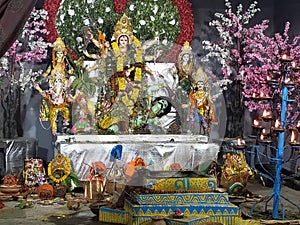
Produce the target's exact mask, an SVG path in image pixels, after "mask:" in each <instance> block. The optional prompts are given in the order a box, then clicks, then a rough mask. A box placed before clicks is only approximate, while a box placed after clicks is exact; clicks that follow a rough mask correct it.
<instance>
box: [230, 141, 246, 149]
mask: <svg viewBox="0 0 300 225" xmlns="http://www.w3.org/2000/svg"><path fill="white" fill-rule="evenodd" d="M233 147H234V148H235V149H237V150H242V149H245V148H246V145H245V141H244V140H242V139H241V138H238V139H237V144H235V145H234V146H233Z"/></svg>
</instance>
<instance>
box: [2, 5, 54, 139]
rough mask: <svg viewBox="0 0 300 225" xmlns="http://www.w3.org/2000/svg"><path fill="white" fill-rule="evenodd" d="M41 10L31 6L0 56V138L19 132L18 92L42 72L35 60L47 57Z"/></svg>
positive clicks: (40, 60) (45, 31) (41, 60)
mask: <svg viewBox="0 0 300 225" xmlns="http://www.w3.org/2000/svg"><path fill="white" fill-rule="evenodd" d="M46 19H47V12H46V11H45V10H36V9H33V11H32V12H31V15H30V17H29V19H28V21H27V22H26V24H25V26H24V29H23V32H22V34H21V35H20V37H19V38H18V39H17V40H16V41H15V42H14V43H13V45H12V46H11V47H10V49H9V50H8V51H7V52H6V53H5V54H4V56H2V57H1V58H0V98H1V99H0V100H1V108H2V109H1V113H2V116H1V119H2V122H1V124H2V127H0V137H4V138H14V137H17V136H21V135H22V129H21V128H20V127H21V126H20V124H21V121H18V120H19V118H21V115H17V114H20V97H21V92H23V91H25V89H27V88H31V87H32V85H33V83H34V82H35V80H36V78H37V77H38V76H39V75H40V74H41V73H42V70H39V69H38V68H39V66H38V63H41V62H43V60H44V59H46V58H47V51H48V46H49V44H48V43H47V42H46V41H45V38H44V37H45V36H46V34H47V30H46V29H45V21H46Z"/></svg>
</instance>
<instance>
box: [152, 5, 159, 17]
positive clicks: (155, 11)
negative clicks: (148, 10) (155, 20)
mask: <svg viewBox="0 0 300 225" xmlns="http://www.w3.org/2000/svg"><path fill="white" fill-rule="evenodd" d="M157 11H158V6H157V5H154V9H153V13H154V15H156V13H157Z"/></svg>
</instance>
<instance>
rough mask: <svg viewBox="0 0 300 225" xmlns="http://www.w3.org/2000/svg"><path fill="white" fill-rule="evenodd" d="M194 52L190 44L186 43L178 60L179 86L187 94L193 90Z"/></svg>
mask: <svg viewBox="0 0 300 225" xmlns="http://www.w3.org/2000/svg"><path fill="white" fill-rule="evenodd" d="M193 66H194V63H193V52H192V48H191V46H190V44H189V42H187V41H186V42H185V43H184V45H183V46H182V48H181V51H180V53H179V55H178V59H177V70H176V72H175V74H176V75H177V76H178V83H179V86H180V87H181V88H182V90H183V91H185V92H186V93H187V94H189V93H190V91H191V90H192V82H191V79H192V73H193Z"/></svg>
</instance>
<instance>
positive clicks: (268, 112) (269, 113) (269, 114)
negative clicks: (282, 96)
mask: <svg viewBox="0 0 300 225" xmlns="http://www.w3.org/2000/svg"><path fill="white" fill-rule="evenodd" d="M270 116H271V111H270V110H266V109H265V110H264V111H263V117H270Z"/></svg>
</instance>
